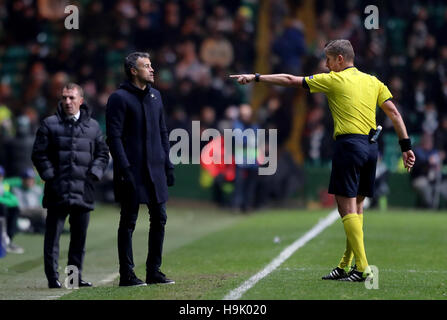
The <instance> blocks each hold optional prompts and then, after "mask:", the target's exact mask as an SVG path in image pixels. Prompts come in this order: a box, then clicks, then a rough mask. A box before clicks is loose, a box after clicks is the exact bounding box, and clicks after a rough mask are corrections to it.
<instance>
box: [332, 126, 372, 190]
mask: <svg viewBox="0 0 447 320" xmlns="http://www.w3.org/2000/svg"><path fill="white" fill-rule="evenodd" d="M378 152H379V149H378V145H377V143H369V138H368V136H367V135H362V134H343V135H339V136H337V137H336V141H335V150H334V156H333V158H332V172H331V180H330V182H329V191H328V192H329V193H331V194H335V195H339V196H343V197H348V198H355V197H357V196H358V195H362V196H366V197H372V196H373V195H374V182H375V177H376V164H377V156H378Z"/></svg>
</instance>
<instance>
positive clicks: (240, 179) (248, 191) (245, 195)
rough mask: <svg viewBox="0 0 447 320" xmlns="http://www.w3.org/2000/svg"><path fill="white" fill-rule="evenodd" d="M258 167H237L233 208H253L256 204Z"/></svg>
mask: <svg viewBox="0 0 447 320" xmlns="http://www.w3.org/2000/svg"><path fill="white" fill-rule="evenodd" d="M257 178H258V169H257V168H241V167H236V177H235V180H234V192H233V208H240V209H242V210H244V211H245V210H248V209H251V208H252V207H253V206H254V204H255V198H256V183H257Z"/></svg>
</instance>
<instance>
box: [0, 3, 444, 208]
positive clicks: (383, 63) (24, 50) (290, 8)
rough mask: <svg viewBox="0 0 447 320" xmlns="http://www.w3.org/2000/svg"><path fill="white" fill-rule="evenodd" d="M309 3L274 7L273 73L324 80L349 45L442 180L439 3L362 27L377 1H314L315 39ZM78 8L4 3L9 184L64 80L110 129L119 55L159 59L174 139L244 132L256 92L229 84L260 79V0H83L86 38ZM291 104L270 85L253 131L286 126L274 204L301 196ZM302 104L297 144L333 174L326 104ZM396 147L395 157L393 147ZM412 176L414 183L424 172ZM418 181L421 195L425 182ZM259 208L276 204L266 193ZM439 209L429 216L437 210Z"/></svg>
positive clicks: (392, 10)
mask: <svg viewBox="0 0 447 320" xmlns="http://www.w3.org/2000/svg"><path fill="white" fill-rule="evenodd" d="M303 1H304V0H303ZM303 1H286V0H271V1H270V2H271V9H270V11H271V21H270V24H271V26H270V27H271V30H272V33H273V35H272V40H271V43H270V45H271V47H270V48H271V55H270V60H269V61H268V62H267V63H269V64H270V66H271V71H272V73H273V72H275V73H276V72H286V73H293V74H301V75H310V74H314V73H318V72H327V70H326V68H325V67H324V64H325V59H324V56H323V48H324V45H325V44H326V43H327V42H328V41H329V40H331V39H336V38H345V39H349V40H350V41H351V43H352V44H353V46H354V49H355V51H356V60H355V62H356V66H357V67H358V68H359V69H360V70H361V71H364V72H367V73H371V74H373V75H377V77H378V78H379V79H381V80H382V81H383V82H384V83H386V84H387V85H388V86H389V88H390V90H391V92H392V94H393V96H394V102H395V104H396V105H397V107H398V108H399V110H400V112H401V114H402V115H403V116H404V120H405V123H406V124H407V126H408V130H409V133H410V135H411V136H412V137H414V140H413V141H415V142H416V144H417V141H418V138H419V137H422V136H427V137H428V138H427V139H431V140H433V143H432V145H431V149H432V150H433V152H436V153H437V154H438V157H437V159H438V161H439V164H438V165H437V166H435V167H436V170H438V171H437V172H438V173H437V174H436V175H435V176H436V177H438V176H439V177H440V178H439V177H438V178H436V179H438V180H439V179H441V182H442V181H443V180H444V179H445V176H444V175H442V168H443V167H445V166H446V157H445V151H446V150H447V132H446V131H447V111H446V109H445V108H444V106H445V105H446V104H447V40H446V39H447V38H446V37H445V36H443V34H446V32H447V9H446V8H447V6H446V5H445V4H444V2H443V1H411V0H402V1H386V2H385V1H382V2H380V5H378V7H379V14H380V21H379V26H380V28H379V29H378V30H366V29H365V28H364V25H363V23H364V19H365V18H366V16H367V14H364V8H365V7H366V6H367V5H368V4H371V3H369V2H368V1H364V0H353V1H326V0H317V1H315V2H314V3H315V23H316V25H315V38H314V39H306V36H305V34H306V32H305V31H306V30H305V29H304V23H303V22H302V21H300V20H298V19H296V18H291V17H294V15H295V12H294V10H295V9H296V7H297V6H299V5H301V4H302V3H303ZM69 4H72V3H68V1H63V0H61V1H51V0H40V1H32V0H16V1H0V148H1V149H0V150H1V152H0V164H1V165H3V167H4V168H5V172H6V176H20V175H21V174H22V173H23V172H24V171H25V170H26V169H27V168H29V167H30V166H31V162H30V152H31V147H32V143H33V140H34V133H35V131H36V129H37V127H38V124H39V121H40V120H41V119H43V118H44V117H46V116H48V115H50V114H53V113H54V111H55V109H56V106H57V101H58V100H59V98H60V92H61V89H62V87H63V85H64V84H66V83H67V82H68V81H72V82H76V83H79V84H80V85H81V86H82V87H83V89H84V92H85V96H86V101H87V104H88V106H89V107H90V108H91V109H92V110H93V117H94V118H95V119H97V120H98V121H99V123H100V125H101V126H102V128H103V129H104V128H105V110H104V108H105V105H106V102H107V99H108V97H109V95H110V94H111V93H112V92H113V90H115V89H116V87H117V86H118V84H119V83H120V82H121V81H122V80H123V75H124V73H123V58H124V57H125V56H126V55H127V54H128V53H130V52H132V51H147V52H149V53H150V54H151V60H152V65H153V67H154V69H155V76H156V79H155V86H156V88H157V89H159V90H160V91H161V94H162V97H163V99H164V105H165V108H166V113H167V124H168V127H169V129H174V128H183V129H186V130H190V128H191V121H192V120H200V121H201V126H202V128H201V130H204V129H206V128H218V127H219V125H221V127H222V126H226V127H227V128H228V127H234V125H235V121H241V116H240V114H239V113H240V110H241V108H242V107H241V105H244V104H246V103H248V102H249V101H250V98H251V96H250V94H251V88H252V87H251V86H239V85H237V83H236V82H235V81H233V80H230V79H229V78H228V75H229V74H230V73H253V72H254V71H255V70H254V68H255V65H254V62H255V60H256V50H255V49H256V31H257V27H258V26H257V23H258V19H257V17H258V10H259V7H260V6H259V1H256V0H233V1H220V0H207V1H205V0H183V1H175V0H167V1H160V0H114V1H110V0H108V1H106V0H82V1H78V2H76V3H75V4H76V5H78V6H79V8H80V10H79V18H80V22H79V30H66V29H65V27H64V23H63V20H64V19H65V17H66V16H67V14H66V13H64V7H65V6H66V5H69ZM294 94H295V92H294V90H293V89H283V88H278V87H271V88H269V92H268V94H267V98H266V99H265V101H263V102H262V104H261V106H260V108H259V109H257V110H255V112H254V114H253V115H252V117H251V119H250V125H254V124H256V126H257V127H258V128H266V129H270V128H275V129H278V150H279V163H283V165H282V166H280V167H279V168H278V172H279V173H278V174H283V175H284V177H283V178H279V177H276V178H274V179H276V180H277V182H276V183H277V185H282V186H285V185H287V186H289V188H290V190H288V191H287V192H279V195H274V190H272V191H271V193H272V194H271V195H270V196H271V197H273V198H275V197H277V198H280V197H281V195H284V194H293V192H294V190H296V189H297V188H298V187H299V184H300V183H299V182H298V180H300V174H299V168H297V167H296V164H294V162H293V160H292V158H291V156H290V154H288V153H287V151H285V148H284V146H285V143H286V141H287V139H288V137H289V135H290V133H291V128H292V119H293V116H292V115H293V102H292V101H293V98H294ZM306 99H307V106H308V109H307V115H306V121H305V128H304V133H303V137H302V139H301V141H300V142H297V143H301V147H302V149H303V150H304V158H305V162H306V164H309V165H317V166H319V165H327V164H328V163H329V161H330V158H331V155H332V119H331V117H330V113H329V111H328V108H327V105H326V104H327V102H326V99H325V98H324V96H323V95H321V94H315V95H310V94H308V95H306ZM378 123H379V124H381V125H382V126H383V127H384V134H385V135H386V134H387V133H392V132H393V129H392V124H391V122H390V121H388V120H386V118H385V115H384V113H383V112H382V113H379V114H378ZM384 141H385V139H381V145H380V148H381V151H382V153H383V157H384V161H385V163H387V162H386V159H387V146H386V145H384ZM392 142H393V145H392V148H393V149H396V150H397V151H395V152H398V151H399V149H398V145H397V141H394V140H392ZM426 166H430V164H428V163H427V164H426ZM284 168H287V169H284ZM389 169H390V170H394V169H395V168H389ZM235 170H236V169H235ZM244 170H245V169H244ZM290 170H292V171H290ZM237 171H238V172H239V171H241V170H237ZM287 172H295V173H296V174H295V173H294V174H292V175H287ZM415 172H419V171H418V170H415ZM420 172H425V171H424V170H421V171H420ZM423 174H425V173H423ZM243 176H244V177H246V176H250V174H249V173H247V172H244V173H243ZM288 177H289V180H287V178H288ZM412 177H413V179H414V181H416V178H417V176H416V173H415V174H413V176H412ZM219 179H220V180H222V179H221V176H219ZM290 179H292V180H290ZM436 179H435V180H436ZM217 180H218V179H216V184H217ZM227 180H229V181H230V182H233V183H234V182H235V181H237V182H236V183H235V187H236V188H243V189H244V190H247V188H244V187H243V185H241V184H240V182H239V180H237V177H236V173H235V174H234V175H233V174H230V175H227ZM435 180H433V181H435ZM438 180H436V181H438ZM224 181H225V179H224ZM285 181H286V182H285ZM431 181H432V180H430V183H431ZM263 183H264V185H266V186H268V185H273V186H274V185H275V184H271V183H270V182H269V181H267V182H265V181H264V182H263V181H262V179H260V181H258V182H257V187H256V186H253V185H252V184H250V183H249V184H248V186H249V187H248V190H265V189H263V188H262V184H263ZM433 183H435V182H433ZM413 184H414V187H415V189H416V190H419V189H418V186H419V185H421V184H420V183H416V182H414V183H413ZM435 185H439V186H442V183H439V182H436V183H435ZM241 186H242V187H241ZM260 186H261V187H260ZM272 189H274V188H272ZM228 190H230V189H228ZM253 192H255V191H253ZM109 194H110V192H109ZM217 194H218V193H217ZM440 194H441V195H442V192H440ZM108 197H109V196H107V195H106V196H104V198H106V199H107V198H108ZM216 197H217V199H221V198H219V196H216ZM250 197H252V196H248V198H249V199H252V198H250ZM258 198H259V199H261V200H262V199H266V198H268V196H266V195H263V194H260V195H259V193H258ZM219 201H220V200H219ZM424 201H425V200H424ZM430 201H431V202H430V203H431V204H425V205H426V206H433V200H430ZM239 202H240V200H234V199H233V200H232V201H230V203H238V204H237V205H238V206H242V207H243V208H245V207H247V206H251V204H250V203H252V202H254V203H257V201H254V200H249V203H248V204H244V205H241V204H240V203H239ZM435 204H436V201H435Z"/></svg>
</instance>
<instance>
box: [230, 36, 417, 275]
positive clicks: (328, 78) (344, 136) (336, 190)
mask: <svg viewBox="0 0 447 320" xmlns="http://www.w3.org/2000/svg"><path fill="white" fill-rule="evenodd" d="M324 51H325V54H326V66H327V67H328V69H329V70H330V72H329V73H321V74H316V75H313V76H309V77H299V76H293V75H290V74H269V75H260V74H258V73H256V74H239V75H230V77H231V78H235V79H237V81H238V82H239V83H240V84H247V83H249V82H252V81H256V82H265V83H270V84H276V85H281V86H287V87H304V88H306V89H309V90H310V92H311V93H315V92H323V93H325V94H326V97H327V99H328V102H329V108H330V110H331V113H332V118H333V120H334V135H333V137H334V140H335V150H334V155H333V158H332V172H331V179H330V183H329V193H331V194H334V195H335V199H336V201H337V206H338V212H339V213H340V216H341V218H342V221H343V226H344V229H345V233H346V238H347V241H346V250H345V252H344V255H343V257H342V259H341V261H340V263H339V264H338V266H337V267H336V268H334V269H333V270H332V271H331V272H330V273H329V274H328V275H327V276H324V277H323V279H324V280H342V281H353V282H361V281H365V279H366V278H367V277H368V276H373V275H372V274H371V270H370V268H369V266H368V261H367V259H366V253H365V247H364V243H363V201H364V199H365V197H372V196H373V193H374V181H375V174H376V163H377V155H378V146H377V143H375V142H374V141H373V139H371V137H372V136H373V135H374V133H375V130H376V129H377V128H376V107H377V106H379V107H380V108H382V110H383V111H384V112H385V114H386V115H387V116H388V117H389V118H390V119H391V121H392V122H393V125H394V129H395V131H396V133H397V136H398V137H399V144H400V147H401V150H402V158H403V163H404V166H405V168H406V169H407V170H408V171H410V169H411V168H412V167H413V165H414V162H415V160H416V158H415V156H414V153H413V151H412V150H411V141H410V139H409V138H408V134H407V130H406V128H405V124H404V122H403V120H402V117H401V115H400V113H399V111H398V110H397V108H396V106H395V105H394V103H393V102H392V101H391V98H392V97H393V96H392V95H391V93H390V91H389V90H388V88H387V87H386V86H385V85H384V84H383V83H382V82H380V81H379V80H378V79H377V78H376V77H374V76H371V75H369V74H366V73H363V72H361V71H359V70H358V69H357V68H356V67H355V66H354V49H353V48H352V45H351V43H350V42H349V40H333V41H331V42H329V43H328V44H327V45H326V47H325V48H324ZM353 257H355V262H356V264H355V266H353V267H351V263H352V259H353ZM350 267H351V269H350V270H349V272H346V270H347V269H348V268H350Z"/></svg>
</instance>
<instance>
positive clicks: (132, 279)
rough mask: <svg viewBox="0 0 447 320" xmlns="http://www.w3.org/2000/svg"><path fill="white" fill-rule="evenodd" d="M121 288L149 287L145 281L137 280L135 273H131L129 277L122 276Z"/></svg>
mask: <svg viewBox="0 0 447 320" xmlns="http://www.w3.org/2000/svg"><path fill="white" fill-rule="evenodd" d="M119 286H120V287H142V286H147V284H146V283H145V282H143V280H140V279H138V278H137V276H136V275H135V273H133V272H131V273H129V274H127V275H121V276H120V284H119Z"/></svg>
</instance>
